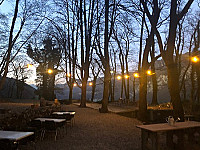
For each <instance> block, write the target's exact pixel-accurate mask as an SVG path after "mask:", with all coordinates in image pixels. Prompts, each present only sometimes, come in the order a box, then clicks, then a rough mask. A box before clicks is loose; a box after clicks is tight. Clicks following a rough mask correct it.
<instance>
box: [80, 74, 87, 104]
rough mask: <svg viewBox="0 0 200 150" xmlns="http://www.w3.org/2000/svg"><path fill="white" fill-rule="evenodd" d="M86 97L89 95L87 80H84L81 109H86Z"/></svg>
mask: <svg viewBox="0 0 200 150" xmlns="http://www.w3.org/2000/svg"><path fill="white" fill-rule="evenodd" d="M86 95H87V80H86V79H85V78H83V81H82V87H81V104H80V107H86Z"/></svg>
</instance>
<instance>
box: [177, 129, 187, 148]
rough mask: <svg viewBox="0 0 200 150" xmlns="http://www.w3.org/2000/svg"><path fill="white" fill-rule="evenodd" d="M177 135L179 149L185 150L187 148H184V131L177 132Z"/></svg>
mask: <svg viewBox="0 0 200 150" xmlns="http://www.w3.org/2000/svg"><path fill="white" fill-rule="evenodd" d="M176 134H177V136H178V143H177V149H183V150H184V148H185V146H184V131H183V130H178V131H176Z"/></svg>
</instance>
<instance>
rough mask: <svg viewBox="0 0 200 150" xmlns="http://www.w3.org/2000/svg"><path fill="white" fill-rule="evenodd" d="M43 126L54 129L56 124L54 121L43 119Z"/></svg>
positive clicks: (46, 128)
mask: <svg viewBox="0 0 200 150" xmlns="http://www.w3.org/2000/svg"><path fill="white" fill-rule="evenodd" d="M44 128H45V130H56V124H55V122H54V121H51V120H45V122H44Z"/></svg>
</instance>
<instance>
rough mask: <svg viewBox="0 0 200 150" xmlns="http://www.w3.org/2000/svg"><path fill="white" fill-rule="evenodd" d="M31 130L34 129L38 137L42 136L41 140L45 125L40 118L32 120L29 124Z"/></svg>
mask: <svg viewBox="0 0 200 150" xmlns="http://www.w3.org/2000/svg"><path fill="white" fill-rule="evenodd" d="M29 131H32V132H34V133H35V135H36V139H37V138H38V137H39V136H40V140H41V139H42V137H43V134H44V127H43V125H42V123H41V121H40V120H32V121H31V122H30V124H29Z"/></svg>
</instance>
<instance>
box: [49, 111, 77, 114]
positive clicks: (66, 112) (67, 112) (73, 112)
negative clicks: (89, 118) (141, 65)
mask: <svg viewBox="0 0 200 150" xmlns="http://www.w3.org/2000/svg"><path fill="white" fill-rule="evenodd" d="M52 114H54V115H75V114H76V112H75V111H72V112H69V111H65V112H53V113H52Z"/></svg>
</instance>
